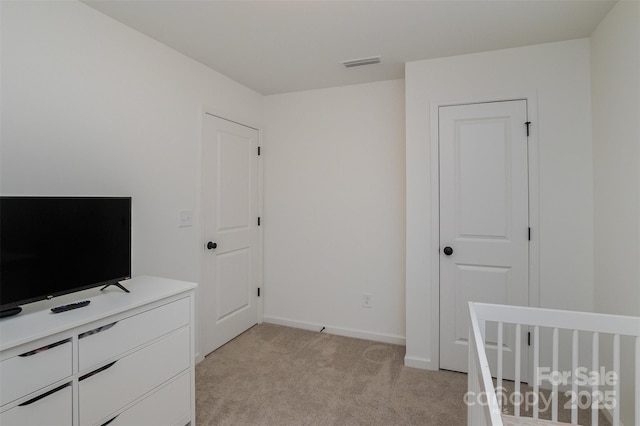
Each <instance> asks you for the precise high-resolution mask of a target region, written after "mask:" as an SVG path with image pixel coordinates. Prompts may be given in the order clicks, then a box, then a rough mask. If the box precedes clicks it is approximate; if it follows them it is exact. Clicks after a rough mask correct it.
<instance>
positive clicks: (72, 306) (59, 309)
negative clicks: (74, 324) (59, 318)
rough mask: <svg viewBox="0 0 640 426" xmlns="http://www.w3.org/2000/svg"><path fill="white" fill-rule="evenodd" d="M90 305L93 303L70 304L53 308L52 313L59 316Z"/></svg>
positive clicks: (88, 301) (86, 301)
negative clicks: (61, 313)
mask: <svg viewBox="0 0 640 426" xmlns="http://www.w3.org/2000/svg"><path fill="white" fill-rule="evenodd" d="M89 303H91V300H83V301H82V302H75V303H69V304H68V305H60V306H56V307H55V308H51V312H53V313H54V314H57V313H60V312H65V311H70V310H72V309H78V308H82V307H84V306H87V305H88V304H89Z"/></svg>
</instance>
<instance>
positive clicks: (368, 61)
mask: <svg viewBox="0 0 640 426" xmlns="http://www.w3.org/2000/svg"><path fill="white" fill-rule="evenodd" d="M379 63H380V56H371V57H370V58H360V59H351V60H349V61H342V62H341V64H342V65H344V66H345V67H346V68H353V67H360V66H363V65H373V64H379Z"/></svg>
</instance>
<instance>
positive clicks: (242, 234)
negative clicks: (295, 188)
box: [200, 114, 259, 355]
mask: <svg viewBox="0 0 640 426" xmlns="http://www.w3.org/2000/svg"><path fill="white" fill-rule="evenodd" d="M202 144H203V163H202V164H203V166H202V167H203V172H202V175H203V196H202V199H203V204H204V206H203V207H204V208H203V211H204V219H203V224H204V247H203V250H204V251H205V253H204V256H203V261H204V268H203V270H204V277H203V286H202V301H201V303H200V308H201V310H202V312H201V318H202V319H203V321H202V351H203V353H204V354H205V355H206V354H208V353H210V352H212V351H214V350H215V349H217V348H218V347H220V346H222V345H223V344H225V343H226V342H228V341H229V340H231V339H233V338H234V337H236V336H237V335H239V334H240V333H242V332H243V331H245V330H247V329H248V328H250V327H251V326H253V325H254V324H256V323H258V320H259V308H258V296H257V291H258V228H257V225H258V224H257V220H258V172H257V171H258V160H257V149H258V131H257V130H255V129H252V128H249V127H246V126H243V125H240V124H236V123H233V122H231V121H227V120H224V119H221V118H218V117H215V116H212V115H209V114H205V118H204V129H203V142H202Z"/></svg>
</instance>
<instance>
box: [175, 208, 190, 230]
mask: <svg viewBox="0 0 640 426" xmlns="http://www.w3.org/2000/svg"><path fill="white" fill-rule="evenodd" d="M192 225H193V212H192V211H191V210H181V211H180V216H179V218H178V228H186V227H188V226H192Z"/></svg>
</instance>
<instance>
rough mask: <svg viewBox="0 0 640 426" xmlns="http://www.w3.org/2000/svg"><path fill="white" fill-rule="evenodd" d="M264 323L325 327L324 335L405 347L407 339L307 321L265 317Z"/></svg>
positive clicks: (309, 327) (295, 326) (311, 327)
mask: <svg viewBox="0 0 640 426" xmlns="http://www.w3.org/2000/svg"><path fill="white" fill-rule="evenodd" d="M263 321H264V322H266V323H268V324H275V325H283V326H285V327H292V328H300V329H303V330H311V331H320V330H322V328H323V327H325V328H324V330H323V332H324V333H328V334H335V335H336V336H345V337H354V338H356V339H364V340H372V341H374V342H382V343H390V344H392V345H401V346H405V344H406V339H405V338H404V337H403V336H397V335H393V334H384V333H373V332H370V331H363V330H354V329H351V328H344V327H334V326H330V325H328V326H324V325H322V324H315V323H310V322H306V321H296V320H291V319H287V318H279V317H272V316H268V315H265V316H264V318H263Z"/></svg>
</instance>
